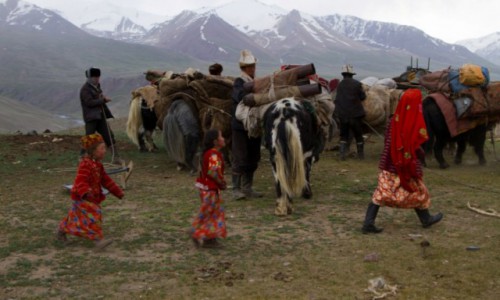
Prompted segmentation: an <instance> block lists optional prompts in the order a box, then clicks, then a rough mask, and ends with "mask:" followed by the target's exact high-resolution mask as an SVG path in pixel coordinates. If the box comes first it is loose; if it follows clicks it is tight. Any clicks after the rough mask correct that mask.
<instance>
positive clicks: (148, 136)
mask: <svg viewBox="0 0 500 300" xmlns="http://www.w3.org/2000/svg"><path fill="white" fill-rule="evenodd" d="M144 138H145V142H146V147H147V149H148V151H149V152H154V151H156V150H158V147H156V145H155V142H154V140H153V132H152V131H151V130H146V131H145V132H144Z"/></svg>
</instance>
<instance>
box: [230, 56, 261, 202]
mask: <svg viewBox="0 0 500 300" xmlns="http://www.w3.org/2000/svg"><path fill="white" fill-rule="evenodd" d="M256 64H257V59H256V58H255V57H254V56H253V54H252V52H250V51H249V50H242V51H241V55H240V60H239V65H240V69H241V75H240V77H238V78H236V80H235V81H234V85H233V94H232V99H233V118H232V121H231V128H232V154H233V161H232V184H233V199H234V200H239V199H244V198H260V197H262V193H259V192H257V191H255V190H254V189H253V177H254V173H255V170H257V167H258V163H259V161H260V145H261V137H258V138H251V137H249V136H248V132H247V131H246V130H245V127H244V126H243V123H242V122H240V121H238V120H237V119H236V117H235V112H236V107H237V106H238V103H240V102H241V100H242V99H243V97H244V96H245V95H246V94H247V93H246V92H245V90H244V88H243V85H244V84H245V83H246V82H252V81H253V80H254V77H255V66H256Z"/></svg>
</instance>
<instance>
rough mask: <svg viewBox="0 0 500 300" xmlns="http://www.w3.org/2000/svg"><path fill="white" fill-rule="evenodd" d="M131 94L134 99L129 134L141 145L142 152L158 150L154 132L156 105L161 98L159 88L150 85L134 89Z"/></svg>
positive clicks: (129, 118) (133, 140) (131, 102)
mask: <svg viewBox="0 0 500 300" xmlns="http://www.w3.org/2000/svg"><path fill="white" fill-rule="evenodd" d="M131 94H132V100H131V101H130V108H129V114H128V119H127V128H126V132H127V136H128V137H129V138H130V140H131V141H132V142H133V143H134V144H135V145H137V146H138V147H139V150H140V151H141V152H146V151H147V152H154V151H156V150H158V147H157V146H156V145H155V143H154V141H153V133H154V130H155V129H156V123H157V117H156V114H155V112H154V105H155V103H156V102H157V101H158V99H159V96H158V93H157V89H156V87H154V86H152V85H148V86H144V87H140V88H138V89H136V90H134V91H132V93H131ZM141 127H142V130H141Z"/></svg>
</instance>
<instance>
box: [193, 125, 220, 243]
mask: <svg viewBox="0 0 500 300" xmlns="http://www.w3.org/2000/svg"><path fill="white" fill-rule="evenodd" d="M225 145H226V142H225V140H224V137H223V136H222V134H221V132H220V130H216V129H210V130H209V131H207V132H206V133H205V137H204V140H203V156H202V162H201V171H200V175H199V177H198V178H197V179H196V187H197V188H198V189H199V190H200V200H201V206H200V210H199V213H198V215H197V216H196V218H195V220H194V222H193V224H192V228H191V238H192V240H193V242H194V243H195V245H196V246H203V247H218V246H219V243H218V241H217V239H218V238H225V237H226V235H227V233H226V221H225V218H224V208H223V206H222V204H223V200H222V198H221V196H220V192H221V190H225V189H226V181H225V180H224V158H223V157H222V153H221V152H220V149H221V148H223V147H224V146H225Z"/></svg>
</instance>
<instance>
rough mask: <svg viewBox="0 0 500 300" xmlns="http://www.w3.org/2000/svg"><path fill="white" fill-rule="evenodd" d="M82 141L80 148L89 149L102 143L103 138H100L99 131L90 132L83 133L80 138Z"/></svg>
mask: <svg viewBox="0 0 500 300" xmlns="http://www.w3.org/2000/svg"><path fill="white" fill-rule="evenodd" d="M81 143H82V148H83V149H85V150H89V149H90V148H92V147H94V146H96V145H98V144H100V143H104V139H103V138H102V135H100V134H99V133H92V134H89V135H85V136H83V137H82V139H81Z"/></svg>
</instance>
